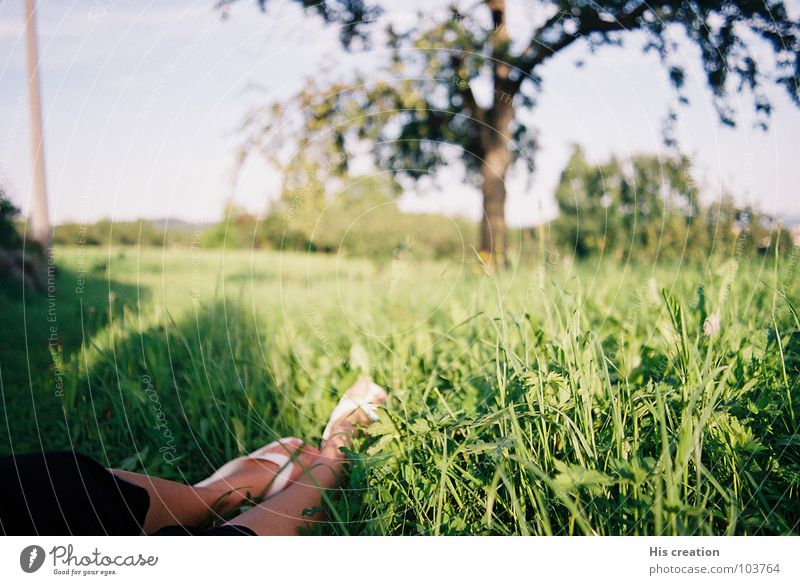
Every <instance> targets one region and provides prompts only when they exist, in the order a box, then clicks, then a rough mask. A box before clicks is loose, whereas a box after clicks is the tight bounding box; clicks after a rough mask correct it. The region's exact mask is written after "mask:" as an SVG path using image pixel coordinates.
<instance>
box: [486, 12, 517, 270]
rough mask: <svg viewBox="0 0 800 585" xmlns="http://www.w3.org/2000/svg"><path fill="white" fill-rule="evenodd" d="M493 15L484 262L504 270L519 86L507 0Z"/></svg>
mask: <svg viewBox="0 0 800 585" xmlns="http://www.w3.org/2000/svg"><path fill="white" fill-rule="evenodd" d="M488 6H489V9H490V10H491V13H492V23H493V24H494V30H493V31H492V40H491V42H492V59H493V65H492V77H493V82H494V92H493V99H492V107H491V109H490V110H489V111H488V112H487V116H486V124H484V125H483V126H482V127H481V128H480V137H481V147H482V149H481V150H482V151H483V161H482V162H481V179H482V185H481V187H482V190H483V219H482V221H481V247H480V255H481V259H482V260H483V261H484V262H485V263H486V264H487V266H489V267H490V268H491V269H495V268H498V267H503V266H505V265H506V263H507V261H508V255H507V254H508V246H507V244H508V233H507V230H506V172H507V171H508V167H509V166H510V165H511V151H510V150H509V141H510V140H511V136H510V133H509V129H510V126H511V121H512V120H513V118H514V104H513V100H514V94H515V93H516V86H515V84H514V83H512V82H511V80H510V79H509V74H510V66H509V64H508V63H509V57H508V49H509V46H510V39H509V36H508V30H507V29H506V5H505V0H490V1H489V2H488Z"/></svg>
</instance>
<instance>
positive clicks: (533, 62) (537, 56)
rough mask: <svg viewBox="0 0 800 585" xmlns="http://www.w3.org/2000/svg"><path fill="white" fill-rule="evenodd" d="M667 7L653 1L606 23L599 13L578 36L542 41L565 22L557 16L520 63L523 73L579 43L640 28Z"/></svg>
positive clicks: (584, 21) (539, 33)
mask: <svg viewBox="0 0 800 585" xmlns="http://www.w3.org/2000/svg"><path fill="white" fill-rule="evenodd" d="M666 3H667V2H666V1H653V0H651V1H650V2H648V1H647V0H643V2H642V3H641V4H639V5H638V6H637V7H636V8H634V9H633V10H631V11H630V12H625V13H622V14H619V15H615V16H614V19H613V20H603V19H602V18H600V13H599V12H597V11H595V12H594V14H593V18H591V19H589V18H584V19H582V21H581V24H580V26H579V27H578V30H576V31H575V32H574V33H564V34H562V36H561V38H560V39H558V40H557V41H555V42H553V43H551V44H546V43H545V42H543V41H542V38H543V37H544V36H545V35H546V34H547V33H548V32H550V30H551V29H552V28H553V27H555V26H556V25H558V23H559V22H561V21H562V19H563V18H564V15H563V13H558V14H555V15H553V16H552V17H551V18H550V19H548V21H547V22H546V23H544V24H543V25H542V26H541V27H540V28H539V30H537V31H536V32H535V33H534V35H533V38H532V39H531V42H530V44H529V45H528V48H527V49H525V51H524V52H523V53H522V54H521V55H520V57H519V59H518V63H519V66H518V68H519V69H520V70H521V71H522V72H524V73H528V74H530V73H532V72H533V70H534V69H535V68H536V67H537V66H538V65H541V64H542V63H543V62H544V61H546V60H547V59H548V58H550V57H552V56H553V55H555V54H556V53H558V52H559V51H561V50H563V49H565V48H567V47H568V46H570V45H571V44H572V43H574V42H575V41H577V40H578V39H580V38H582V37H584V36H587V35H590V34H592V33H609V32H614V31H620V30H629V29H633V28H639V26H640V23H639V19H640V18H641V17H642V16H643V15H644V14H645V13H646V12H647V11H648V10H653V9H654V8H655V7H657V6H659V5H663V4H666ZM524 80H525V77H524V76H522V75H521V76H520V78H519V79H518V80H517V81H516V83H515V90H518V89H519V86H520V85H522V82H523V81H524Z"/></svg>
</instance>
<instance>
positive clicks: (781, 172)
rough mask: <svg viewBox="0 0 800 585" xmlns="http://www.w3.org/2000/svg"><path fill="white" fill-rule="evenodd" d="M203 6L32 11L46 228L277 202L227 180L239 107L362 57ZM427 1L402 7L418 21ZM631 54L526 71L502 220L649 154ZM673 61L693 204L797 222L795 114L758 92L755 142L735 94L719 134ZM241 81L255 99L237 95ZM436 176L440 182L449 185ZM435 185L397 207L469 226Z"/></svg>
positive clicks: (14, 29)
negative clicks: (517, 146)
mask: <svg viewBox="0 0 800 585" xmlns="http://www.w3.org/2000/svg"><path fill="white" fill-rule="evenodd" d="M213 4H214V2H213V0H201V1H200V2H194V3H189V2H172V1H169V2H167V1H161V2H155V1H153V2H136V3H133V2H122V1H120V0H95V1H93V2H69V1H59V0H50V1H45V2H40V7H39V42H40V59H41V62H42V91H43V100H44V115H45V140H46V149H47V150H46V157H47V159H46V163H47V174H48V177H47V178H48V188H49V196H50V213H51V219H53V220H55V221H56V222H64V221H69V220H73V221H74V220H77V221H91V220H96V219H99V218H112V219H115V220H125V219H132V218H137V217H147V218H162V217H176V218H181V219H184V220H188V221H213V220H215V219H218V218H219V217H220V215H221V212H222V209H223V206H224V203H225V201H226V200H228V199H231V198H232V199H233V200H234V201H235V202H236V203H237V204H239V205H242V206H244V207H247V208H249V209H251V210H253V211H255V212H263V211H264V210H265V208H266V205H267V202H268V200H269V199H270V198H271V197H274V196H275V195H276V194H277V192H278V188H279V180H278V177H277V175H276V173H275V172H274V170H272V169H269V168H267V167H266V166H265V165H264V164H263V163H260V162H259V161H258V160H255V159H254V160H253V161H252V162H251V163H248V165H247V167H246V168H245V169H244V173H243V174H242V176H241V178H240V180H239V181H237V182H235V183H234V182H233V181H232V179H231V169H232V166H233V160H234V154H235V150H236V145H237V144H238V142H237V138H236V136H235V132H234V131H235V129H236V127H237V125H238V124H239V123H240V122H241V121H242V119H243V117H244V115H245V114H246V112H247V111H248V109H250V108H251V107H253V106H255V105H258V104H260V103H263V102H264V101H265V100H269V99H279V98H280V97H281V96H285V95H288V94H289V93H290V92H291V91H292V89H293V88H296V87H297V86H298V84H299V83H301V81H302V80H303V78H304V77H306V76H308V75H313V74H314V73H315V72H317V71H319V70H320V68H321V67H330V68H333V69H334V70H336V68H342V70H346V69H349V70H352V68H353V67H356V66H364V64H365V63H369V62H370V59H377V58H379V56H377V55H371V56H365V55H363V54H354V55H351V54H345V53H344V52H343V51H342V50H341V49H340V48H339V46H338V43H337V33H336V31H335V30H332V29H330V28H326V27H323V26H321V24H320V23H319V22H318V21H317V20H315V19H307V18H303V17H302V14H301V13H300V12H299V9H297V8H295V7H294V5H293V4H289V3H287V2H285V1H284V0H274V1H273V3H272V5H271V7H270V9H269V11H268V13H267V14H266V15H264V14H262V13H260V12H259V11H258V10H257V9H256V8H255V3H254V2H249V1H248V0H242V2H240V6H239V7H238V8H237V10H236V11H235V12H234V13H233V14H232V15H231V18H229V19H228V20H226V21H224V22H222V21H221V20H220V18H219V14H218V13H217V12H215V11H214V10H213ZM432 4H437V3H436V2H427V3H422V2H421V0H417V1H415V2H412V1H408V2H403V3H402V6H403V8H404V10H412V9H413V6H414V5H424V6H426V9H428V10H429V9H431V8H430V7H431V5H432ZM517 4H519V3H517ZM22 5H23V2H22V0H18V1H17V0H6V1H5V2H3V3H0V114H2V115H0V182H2V184H3V185H5V187H6V189H7V192H8V194H9V196H10V197H11V199H12V200H13V201H14V202H15V203H16V204H18V205H20V206H21V207H22V208H23V209H24V210H25V209H27V208H28V197H29V181H30V153H29V148H30V147H29V136H28V111H27V102H26V93H25V91H26V88H25V75H26V74H25V52H24V51H25V45H24V41H25V39H24V36H23V34H22V33H23V31H24V28H23V27H24V22H23V17H22ZM388 6H389V13H390V15H391V17H399V16H398V15H401V13H400V12H399V11H398V10H396V9H395V8H393V7H394V6H396V4H390V5H388ZM514 10H517V11H520V12H519V14H520V18H519V19H515V20H518V21H520V22H521V21H523V20H524V18H523V16H524V15H522V13H521V8H519V7H517V8H514ZM405 14H406V15H408V12H406V13H405ZM512 32H513V29H512ZM639 46H640V43H639V40H638V39H637V38H636V37H635V35H633V36H631V38H630V41H629V42H628V44H627V46H626V47H625V48H622V49H619V48H607V49H603V50H601V51H600V53H599V54H598V55H595V56H592V57H588V58H587V59H586V65H585V66H584V67H582V68H576V67H575V66H574V63H575V61H577V60H579V59H581V58H583V57H586V51H585V49H584V48H582V47H576V48H575V49H573V50H570V51H569V52H568V53H565V54H564V55H561V56H559V57H557V58H556V59H554V60H552V61H551V62H550V63H549V64H548V65H547V67H546V68H545V69H544V70H543V71H542V74H543V77H544V94H543V96H542V99H541V101H540V104H539V106H538V107H537V108H536V109H535V110H534V111H533V112H532V113H531V116H532V118H533V120H534V121H535V123H536V124H537V127H538V128H539V131H540V142H541V149H540V152H539V153H538V155H537V158H536V164H537V168H536V172H535V174H534V177H533V182H532V184H530V186H529V184H528V183H529V181H528V179H529V176H528V174H527V172H524V171H522V172H518V173H516V174H515V176H513V177H512V178H511V179H510V180H509V194H510V199H509V203H508V208H507V211H508V216H509V219H510V222H511V223H513V224H516V225H520V224H529V223H532V222H534V221H536V220H537V218H539V217H540V216H541V213H542V209H544V210H545V211H544V213H548V211H547V210H548V209H551V208H552V203H551V193H552V191H553V188H554V186H555V183H556V181H557V180H558V175H559V173H560V171H561V169H562V168H563V166H564V163H565V162H566V159H567V156H568V154H569V151H570V145H571V144H573V143H579V144H582V145H583V146H584V147H585V148H586V150H587V152H588V154H589V156H590V158H592V159H594V160H602V159H604V158H606V157H608V156H610V155H611V154H616V155H617V156H620V157H625V156H629V155H631V154H635V153H641V152H650V153H658V152H661V151H663V149H662V143H661V139H662V136H661V123H662V119H663V116H664V113H665V112H666V109H667V104H668V103H669V95H668V93H667V92H666V91H665V89H664V88H665V85H664V82H665V75H664V72H663V71H662V70H661V68H660V67H659V66H658V65H657V62H656V60H655V57H653V56H646V55H643V54H642V53H641V51H640V50H639ZM686 50H687V55H689V58H688V63H689V65H690V67H689V70H688V72H687V73H688V91H687V93H688V95H689V97H690V101H691V105H690V107H689V108H688V109H686V110H685V111H684V112H683V114H682V117H681V124H680V130H679V135H680V136H681V138H682V148H683V150H684V151H685V152H686V153H687V154H689V155H690V156H691V157H692V160H693V161H694V168H695V174H696V178H697V180H698V181H699V182H700V184H701V185H702V186H703V187H704V188H705V191H706V193H707V194H708V196H709V197H716V196H719V193H720V192H721V190H722V189H723V188H725V189H728V190H729V191H731V192H732V193H734V194H735V195H736V196H737V198H738V199H739V200H740V202H745V201H747V202H750V203H754V204H756V205H758V206H759V207H761V208H762V209H763V210H765V211H767V212H771V213H778V214H800V168H798V164H797V163H798V153H800V111H798V110H797V109H796V108H794V107H793V106H792V104H791V103H790V102H789V100H788V99H787V98H786V97H785V96H784V95H783V94H782V93H781V92H780V91H779V90H777V89H775V90H771V91H770V96H771V97H772V98H773V101H774V105H775V115H774V118H773V121H772V125H771V129H770V130H769V131H768V132H766V133H764V132H761V131H758V130H755V129H754V128H753V127H752V122H753V116H752V113H751V112H752V107H751V106H750V103H749V101H748V96H746V95H741V96H737V101H741V105H740V107H739V108H738V109H739V121H740V124H739V127H738V128H737V129H735V130H731V129H728V128H722V127H720V126H719V125H718V124H717V117H716V114H715V113H714V110H713V108H712V106H711V103H710V99H709V96H708V93H707V92H706V91H705V89H704V87H703V84H702V79H701V76H700V64H699V62H698V61H697V60H696V59H695V58H693V53H692V50H691V48H689V47H687V49H686ZM253 85H258V86H260V87H262V88H263V89H262V91H253V90H252V89H249V88H251V87H252V86H253ZM479 97H480V96H479ZM442 173H443V174H444V177H445V179H447V177H448V175H449V171H448V170H446V169H445V170H443V171H442ZM454 176H455V175H454ZM444 183H445V184H447V185H448V186H447V187H446V188H445V189H444V190H443V191H441V192H435V193H427V192H426V193H408V194H407V195H406V196H405V198H404V203H403V205H404V207H405V208H407V209H415V210H436V211H444V212H448V213H458V214H465V215H472V216H473V217H475V216H476V215H477V213H479V209H480V198H479V195H478V193H477V192H476V191H474V190H473V189H470V188H468V187H464V186H461V185H460V184H459V183H458V182H457V181H447V180H445V181H444Z"/></svg>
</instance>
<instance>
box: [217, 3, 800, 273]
mask: <svg viewBox="0 0 800 585" xmlns="http://www.w3.org/2000/svg"><path fill="white" fill-rule="evenodd" d="M301 2H302V4H303V6H304V7H307V8H308V7H311V6H313V7H314V10H315V11H316V12H318V13H319V14H321V15H322V16H323V18H324V19H325V20H326V21H328V22H336V23H338V24H340V25H342V29H341V30H342V42H343V44H344V45H345V47H347V48H350V49H352V48H353V47H354V43H353V40H354V39H359V40H360V41H361V42H360V43H358V45H359V46H363V45H368V44H369V43H370V42H371V41H374V40H375V39H376V38H377V37H378V36H379V35H378V34H376V30H375V29H376V28H378V26H377V24H376V22H377V16H378V15H379V14H380V11H381V8H380V6H378V5H377V4H373V3H368V2H365V1H361V0H328V1H323V2H320V3H314V4H313V5H312V4H311V3H308V2H305V1H304V0H301ZM231 3H232V0H224V1H223V3H222V4H223V5H224V6H228V5H230V4H231ZM267 4H268V2H266V0H260V1H259V5H260V6H261V7H262V9H263V8H265V7H266V6H267ZM506 4H507V3H506V1H505V0H485V1H482V2H475V3H472V2H469V3H467V2H454V3H452V4H450V5H449V7H447V8H446V9H444V12H443V13H441V14H440V15H439V17H436V18H431V17H430V13H427V14H426V13H420V14H419V15H418V18H416V19H414V20H412V21H411V22H409V21H407V20H404V21H403V22H402V23H399V24H398V23H394V24H387V25H386V26H385V27H384V28H383V30H381V31H380V42H381V43H382V44H384V45H385V46H386V48H388V49H389V55H390V57H389V59H388V60H387V61H386V62H384V63H383V64H381V65H380V66H379V67H378V68H377V69H375V70H373V71H370V72H369V73H367V74H361V75H356V76H351V77H350V78H349V79H348V81H347V82H342V81H336V82H333V83H325V82H320V81H311V80H310V81H309V82H308V84H307V85H306V86H305V87H304V88H303V89H302V90H301V91H300V92H298V93H297V95H295V96H294V97H293V98H292V99H289V100H287V101H286V102H284V103H282V104H279V105H277V106H273V105H270V106H269V107H266V108H263V109H262V110H261V111H256V112H254V113H253V115H252V116H251V117H250V118H249V119H248V124H246V125H245V127H246V128H247V129H248V131H249V132H248V135H247V140H246V146H245V149H244V150H245V151H246V152H251V151H253V150H262V149H261V147H263V146H264V145H267V144H268V145H275V144H280V145H284V146H286V145H290V144H294V145H295V146H296V148H295V149H294V154H295V156H297V157H310V156H314V155H315V154H319V153H320V152H330V151H331V149H333V150H335V151H336V152H337V153H338V154H339V155H341V156H342V157H343V159H344V161H345V163H344V164H343V165H341V166H346V161H347V159H348V157H349V156H350V155H351V154H352V152H353V150H354V148H355V146H354V144H358V143H359V142H364V141H366V142H368V143H369V144H370V148H369V152H370V153H371V154H372V155H374V160H375V162H376V163H377V164H378V166H379V167H380V168H384V169H389V170H391V171H392V172H394V173H397V174H400V175H405V176H408V177H410V178H412V179H418V178H420V177H422V176H425V175H427V174H428V173H431V172H434V171H435V170H436V169H437V168H438V167H440V166H442V165H448V164H452V162H453V161H454V160H456V159H460V161H461V162H462V163H463V167H464V168H465V170H466V179H467V181H472V182H474V183H477V184H480V185H481V187H482V190H483V194H484V216H485V218H484V222H483V226H482V229H481V250H482V251H485V252H489V253H490V254H491V256H492V257H495V256H497V257H502V256H503V255H504V254H505V247H506V242H505V231H506V227H505V221H504V218H503V215H504V206H505V185H504V180H505V177H506V173H507V171H508V169H509V167H510V166H511V165H512V164H513V163H514V162H515V161H525V164H526V165H527V166H528V167H529V168H532V161H533V156H534V153H535V146H536V128H535V126H533V125H532V124H531V118H530V116H527V115H525V113H526V112H528V111H529V110H530V109H531V108H532V107H533V106H535V104H536V101H537V99H538V97H539V95H540V93H541V90H542V79H541V77H540V75H539V70H540V68H541V66H542V65H543V64H545V63H546V62H548V61H550V60H551V59H552V58H553V57H554V56H556V55H558V54H560V53H562V52H565V51H567V50H568V49H570V48H571V47H573V46H576V45H580V44H584V45H587V46H588V47H589V48H590V50H591V51H592V52H595V51H597V50H598V49H600V48H601V47H602V46H604V45H621V44H622V43H623V41H624V39H625V38H626V33H628V32H630V31H640V32H641V33H642V37H643V38H644V45H643V47H642V48H643V50H644V51H646V52H652V53H655V54H656V55H658V57H659V58H660V61H661V63H662V64H663V66H664V69H665V71H666V74H667V78H668V79H669V82H670V83H671V85H672V87H673V88H674V98H675V99H674V104H675V105H676V106H677V105H679V104H685V103H687V102H688V99H687V97H686V95H685V93H684V85H685V81H686V66H687V63H685V62H684V61H683V60H682V56H681V52H680V51H679V48H680V46H681V43H680V39H681V38H683V39H685V40H688V42H689V43H690V44H692V45H693V46H695V47H696V48H697V49H698V51H697V52H698V54H699V58H700V61H701V64H702V67H703V71H704V75H705V81H706V84H707V86H708V88H709V90H710V92H711V94H712V97H713V101H714V104H715V106H716V109H717V112H718V115H719V118H720V121H721V122H722V123H723V124H726V125H734V124H735V121H736V112H735V110H734V108H733V106H732V103H731V99H730V98H731V96H732V95H735V96H737V99H738V98H739V97H740V96H741V95H742V94H743V93H744V94H745V95H747V96H749V99H751V101H752V104H753V107H754V109H755V112H756V114H757V119H758V124H759V125H761V126H762V127H766V124H767V121H768V119H769V117H770V114H771V113H772V109H773V106H772V104H771V102H770V100H769V98H768V94H767V91H766V89H767V87H769V86H770V85H776V86H779V87H782V88H783V89H784V90H785V91H786V92H787V94H788V95H789V97H790V98H791V100H792V101H793V102H794V103H795V104H796V105H800V94H799V93H798V77H799V76H800V24H798V22H797V21H796V19H793V18H792V17H791V16H790V14H789V11H788V10H787V7H786V5H785V3H784V2H782V1H779V0H754V1H740V0H647V1H638V0H539V1H536V2H532V3H526V4H525V5H524V8H521V11H522V13H523V14H524V16H525V17H526V19H527V20H530V22H531V24H530V26H528V27H527V29H526V27H510V26H509V23H508V13H507V6H506ZM508 4H511V3H510V2H509V3H508ZM389 22H391V21H389ZM487 88H488V90H489V91H488V92H487V91H479V90H486V89H487ZM487 94H488V98H487V97H486V95H487ZM482 96H483V97H482ZM676 112H677V108H676V107H673V108H671V109H670V111H669V112H667V116H666V121H667V124H666V125H665V130H666V131H665V141H666V142H667V143H670V144H674V138H673V136H672V133H671V127H672V124H673V123H674V121H675V119H676V116H677V114H676ZM317 143H324V144H325V146H324V147H323V148H321V149H316V148H311V147H312V145H315V144H317Z"/></svg>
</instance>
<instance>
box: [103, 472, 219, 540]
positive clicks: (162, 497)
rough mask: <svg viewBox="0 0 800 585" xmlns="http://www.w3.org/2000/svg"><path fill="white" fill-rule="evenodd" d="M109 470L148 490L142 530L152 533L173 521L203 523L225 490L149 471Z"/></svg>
mask: <svg viewBox="0 0 800 585" xmlns="http://www.w3.org/2000/svg"><path fill="white" fill-rule="evenodd" d="M110 471H111V473H113V474H114V475H116V476H117V477H118V478H120V479H123V480H125V481H127V482H128V483H132V484H133V485H137V486H139V487H141V488H144V489H145V490H147V493H148V495H149V496H150V507H149V508H148V509H147V517H146V518H145V521H144V527H143V528H144V533H145V534H152V533H153V532H156V531H157V530H159V529H160V528H163V527H164V526H170V525H172V524H182V525H184V526H196V525H198V524H202V523H203V522H204V521H205V520H207V519H208V518H209V517H210V515H211V514H212V510H213V509H214V505H215V503H217V502H219V501H220V500H221V499H223V498H224V497H225V494H226V492H225V491H224V490H222V489H220V488H216V489H212V488H196V487H192V486H188V485H185V484H182V483H177V482H174V481H169V480H166V479H161V478H160V477H153V476H151V475H143V474H140V473H133V472H130V471H121V470H118V469H112V470H110Z"/></svg>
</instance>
